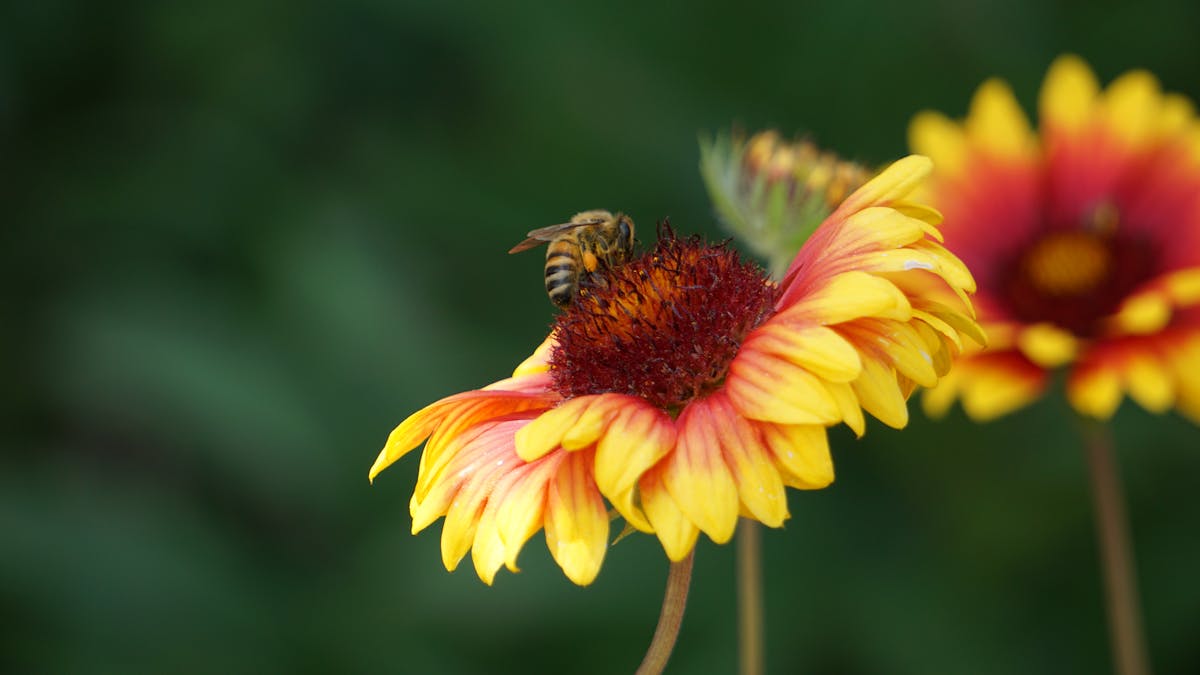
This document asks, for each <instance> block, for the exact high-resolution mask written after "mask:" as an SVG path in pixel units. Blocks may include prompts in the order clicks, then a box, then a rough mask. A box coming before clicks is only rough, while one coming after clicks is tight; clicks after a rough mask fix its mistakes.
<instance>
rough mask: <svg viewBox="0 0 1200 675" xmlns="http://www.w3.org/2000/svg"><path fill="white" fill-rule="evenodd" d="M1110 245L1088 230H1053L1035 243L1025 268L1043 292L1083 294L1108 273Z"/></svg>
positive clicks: (1026, 255) (1049, 293) (1050, 293)
mask: <svg viewBox="0 0 1200 675" xmlns="http://www.w3.org/2000/svg"><path fill="white" fill-rule="evenodd" d="M1111 262H1112V256H1111V254H1110V253H1109V249H1108V245H1107V244H1106V243H1105V242H1103V241H1101V239H1100V238H1099V237H1097V236H1096V235H1094V234H1091V233H1089V232H1083V231H1078V230H1076V231H1068V232H1052V233H1050V234H1048V235H1046V236H1044V237H1042V238H1041V239H1040V240H1038V242H1037V243H1035V244H1034V245H1033V247H1032V248H1030V249H1029V251H1028V252H1027V253H1026V254H1025V259H1024V261H1023V262H1022V266H1023V267H1024V272H1025V274H1027V275H1028V276H1029V279H1030V281H1032V282H1033V285H1034V286H1036V287H1037V288H1038V290H1040V291H1041V292H1042V293H1045V294H1046V295H1053V296H1065V295H1080V294H1083V293H1087V292H1089V291H1091V290H1093V289H1094V288H1095V287H1096V286H1097V285H1099V284H1100V283H1101V281H1102V280H1103V279H1104V277H1105V276H1106V275H1107V274H1108V270H1109V266H1110V264H1111Z"/></svg>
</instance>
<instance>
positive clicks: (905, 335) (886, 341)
mask: <svg viewBox="0 0 1200 675" xmlns="http://www.w3.org/2000/svg"><path fill="white" fill-rule="evenodd" d="M838 330H840V331H841V332H842V333H843V334H844V335H845V336H846V338H847V339H849V340H850V341H851V342H852V343H854V344H855V345H857V346H858V348H859V350H861V351H862V352H863V353H864V355H866V354H871V355H872V357H873V358H876V359H878V360H881V361H886V362H887V363H889V364H891V365H892V367H894V368H895V369H896V370H897V371H899V372H900V373H902V374H903V375H905V376H906V377H908V378H909V379H911V380H913V381H914V382H916V383H918V384H920V385H921V386H923V387H932V386H933V385H935V384H937V380H938V374H937V371H936V370H934V367H933V354H932V353H931V352H930V350H929V346H928V345H927V344H926V343H925V341H924V340H922V339H921V336H920V335H919V334H918V333H917V332H916V330H915V329H913V328H912V327H911V326H909V325H908V324H905V323H902V322H899V321H886V320H876V319H863V320H861V321H856V322H853V323H847V324H843V325H842V326H839V328H838ZM864 358H865V356H864Z"/></svg>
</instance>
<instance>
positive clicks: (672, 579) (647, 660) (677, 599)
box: [637, 549, 696, 675]
mask: <svg viewBox="0 0 1200 675" xmlns="http://www.w3.org/2000/svg"><path fill="white" fill-rule="evenodd" d="M695 558H696V551H695V549H693V550H692V552H691V553H689V554H688V557H686V558H684V559H683V560H681V561H679V562H673V563H671V571H670V572H668V573H667V590H666V592H665V593H664V594H663V604H662V611H661V612H660V613H659V615H658V627H657V628H655V629H654V639H652V640H651V641H650V648H649V649H647V650H646V656H645V657H643V658H642V665H640V666H638V669H637V675H658V674H659V673H661V672H662V671H663V669H664V668H666V667H667V660H668V659H670V658H671V652H672V651H673V650H674V649H675V640H676V638H678V637H679V627H680V626H681V625H682V624H683V610H684V608H685V607H686V606H687V596H688V587H689V586H691V584H692V562H693V561H694V560H695Z"/></svg>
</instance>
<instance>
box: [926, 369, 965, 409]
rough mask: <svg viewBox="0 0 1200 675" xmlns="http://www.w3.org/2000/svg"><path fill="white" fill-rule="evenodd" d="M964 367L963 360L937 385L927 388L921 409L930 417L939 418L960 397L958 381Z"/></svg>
mask: <svg viewBox="0 0 1200 675" xmlns="http://www.w3.org/2000/svg"><path fill="white" fill-rule="evenodd" d="M962 368H963V366H962V364H961V362H960V363H959V365H958V366H957V367H956V368H954V369H952V370H951V371H950V372H949V373H947V374H946V376H945V377H943V378H942V379H941V380H940V381H938V383H937V386H936V387H931V388H929V389H926V390H925V393H924V394H922V396H921V409H922V410H924V411H925V415H926V416H928V417H933V418H938V417H942V416H944V415H945V414H946V412H947V411H948V410H950V406H951V405H953V404H954V400H955V399H956V398H958V383H959V380H960V379H961V377H960V373H961V369H962Z"/></svg>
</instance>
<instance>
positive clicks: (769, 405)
mask: <svg viewBox="0 0 1200 675" xmlns="http://www.w3.org/2000/svg"><path fill="white" fill-rule="evenodd" d="M725 387H726V391H727V392H728V394H729V398H730V400H731V401H733V404H734V405H735V406H736V407H737V409H738V410H739V411H741V413H742V414H743V415H745V416H746V417H749V418H750V419H756V420H766V421H769V422H781V423H786V424H833V423H836V422H837V421H838V420H839V419H841V417H840V414H839V412H838V407H837V402H836V401H834V400H833V398H832V397H831V396H830V394H829V391H828V389H826V388H825V387H824V386H823V385H822V383H821V381H820V380H819V379H817V377H816V376H814V375H813V374H812V373H809V372H808V371H806V370H804V369H803V368H801V367H800V366H797V365H796V364H794V363H792V362H791V361H788V360H786V359H783V358H780V357H778V356H775V355H772V354H767V353H763V352H759V351H756V350H754V349H749V348H746V346H745V345H743V348H742V349H741V350H740V351H739V352H738V355H737V356H736V357H734V359H733V362H732V363H730V364H729V375H728V376H727V378H726V380H725Z"/></svg>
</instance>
